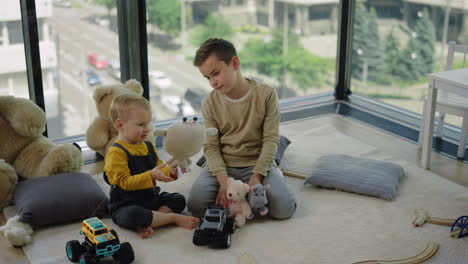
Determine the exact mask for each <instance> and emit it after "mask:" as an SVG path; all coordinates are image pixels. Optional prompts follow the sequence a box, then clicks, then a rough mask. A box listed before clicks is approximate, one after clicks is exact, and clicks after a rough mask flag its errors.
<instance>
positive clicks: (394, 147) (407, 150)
mask: <svg viewBox="0 0 468 264" xmlns="http://www.w3.org/2000/svg"><path fill="white" fill-rule="evenodd" d="M317 118H323V119H324V121H325V122H329V124H330V125H332V126H334V127H335V128H336V129H338V130H339V131H340V132H342V133H345V134H347V135H349V136H351V137H353V138H355V139H358V140H361V141H365V142H366V143H368V144H370V145H373V146H375V147H378V148H385V149H387V150H388V152H389V153H390V154H393V155H399V156H400V158H401V159H404V160H407V161H408V162H414V163H416V164H419V162H420V158H421V157H420V156H421V153H420V150H418V148H417V145H416V144H415V143H413V142H409V141H407V140H403V139H401V138H399V137H396V136H394V135H390V134H388V133H386V132H384V131H382V130H379V129H376V128H373V127H370V126H368V125H366V124H364V123H360V122H358V121H355V120H351V119H349V118H345V117H342V116H338V115H333V116H327V117H317ZM102 167H103V164H102V162H98V163H93V164H89V165H86V166H85V167H84V168H83V170H82V171H83V172H86V173H89V174H96V173H99V172H100V171H102ZM431 170H432V172H434V173H436V174H438V175H440V176H442V177H444V178H447V179H449V180H452V181H454V182H457V183H459V184H461V185H464V186H466V187H468V164H466V163H463V162H459V161H457V160H455V159H452V158H449V157H447V156H444V155H440V154H438V153H433V155H432V169H431ZM4 223H5V218H4V216H3V214H0V225H3V224H4ZM0 252H1V254H0V263H9V264H26V263H30V262H29V261H28V259H27V258H26V256H25V255H24V253H23V251H22V250H21V249H17V248H13V247H11V245H10V244H9V243H8V242H7V241H6V240H5V239H4V238H3V237H0Z"/></svg>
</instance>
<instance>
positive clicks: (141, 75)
mask: <svg viewBox="0 0 468 264" xmlns="http://www.w3.org/2000/svg"><path fill="white" fill-rule="evenodd" d="M117 8H118V20H119V46H120V56H121V58H120V61H121V71H122V72H121V81H122V82H125V81H127V80H129V79H136V80H138V81H139V82H140V83H141V85H142V86H143V90H144V91H143V96H144V97H145V98H147V99H149V79H148V48H147V36H146V2H145V1H134V0H119V1H117Z"/></svg>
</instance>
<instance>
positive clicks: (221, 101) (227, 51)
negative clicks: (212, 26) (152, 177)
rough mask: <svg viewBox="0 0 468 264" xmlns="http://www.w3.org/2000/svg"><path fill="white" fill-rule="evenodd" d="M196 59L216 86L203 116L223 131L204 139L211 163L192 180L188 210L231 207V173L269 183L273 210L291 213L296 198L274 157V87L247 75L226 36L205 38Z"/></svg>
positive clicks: (276, 136) (275, 214)
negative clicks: (193, 181)
mask: <svg viewBox="0 0 468 264" xmlns="http://www.w3.org/2000/svg"><path fill="white" fill-rule="evenodd" d="M194 65H195V66H197V67H198V69H199V70H200V72H201V74H202V75H203V76H204V77H205V78H206V79H207V80H208V81H209V82H210V85H211V87H213V89H214V90H213V91H211V93H210V94H208V95H207V97H206V98H205V100H204V101H203V106H202V113H203V122H204V124H205V127H215V128H217V129H218V131H219V134H218V136H217V137H210V138H208V139H207V141H206V143H205V145H204V153H205V156H206V159H207V161H208V168H205V169H204V170H203V171H202V172H201V174H200V176H199V177H198V178H197V180H196V181H195V183H194V185H193V186H192V190H191V192H190V195H189V199H188V202H187V208H188V210H189V211H190V212H191V213H192V215H195V216H201V215H203V213H204V211H205V210H206V208H207V206H208V205H209V204H212V203H216V204H221V205H222V206H224V207H227V206H228V199H227V196H226V189H227V187H226V184H227V179H228V176H229V177H232V178H234V179H239V180H242V181H243V182H247V183H248V184H249V185H250V186H253V185H255V184H257V183H263V184H270V186H271V188H270V191H269V192H268V193H267V197H268V201H269V203H268V207H269V214H270V216H272V217H274V218H277V219H287V218H290V217H291V216H292V215H293V214H294V212H295V210H296V200H295V198H294V194H293V193H292V192H291V190H290V189H289V187H288V185H287V183H286V181H285V179H284V176H283V174H282V172H281V171H280V170H279V169H278V167H277V166H276V164H275V163H274V156H275V154H276V149H277V145H278V141H279V121H280V114H279V109H278V99H277V96H276V92H275V90H274V89H273V88H271V87H269V86H267V85H265V84H259V83H257V82H255V81H254V80H250V79H246V78H243V77H242V74H241V72H240V60H239V57H237V53H236V49H235V48H234V46H233V45H232V44H231V43H230V42H229V41H226V40H223V39H216V38H213V39H208V40H206V41H205V42H204V43H203V44H202V45H201V46H200V48H199V49H198V50H197V52H196V55H195V59H194Z"/></svg>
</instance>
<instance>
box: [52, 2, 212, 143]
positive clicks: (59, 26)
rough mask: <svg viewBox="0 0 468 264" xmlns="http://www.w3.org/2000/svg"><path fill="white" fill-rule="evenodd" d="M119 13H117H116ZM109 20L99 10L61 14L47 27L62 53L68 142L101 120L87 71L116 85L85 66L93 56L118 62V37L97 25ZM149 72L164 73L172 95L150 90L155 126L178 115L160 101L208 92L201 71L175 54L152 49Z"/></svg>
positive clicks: (61, 81) (61, 85)
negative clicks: (102, 19)
mask: <svg viewBox="0 0 468 264" xmlns="http://www.w3.org/2000/svg"><path fill="white" fill-rule="evenodd" d="M114 13H115V10H114ZM100 17H107V11H106V10H105V9H104V8H101V7H99V6H86V5H83V7H82V8H57V7H54V10H53V14H52V16H51V17H49V19H48V21H49V23H50V25H51V33H52V38H53V39H54V40H55V41H56V43H57V44H58V45H57V50H58V54H59V56H58V64H59V65H58V72H57V77H58V78H59V82H58V85H59V90H60V93H61V100H62V106H63V109H65V113H64V118H65V122H64V123H65V128H64V130H65V131H64V134H65V135H66V136H75V135H80V134H84V131H86V129H87V127H88V126H89V124H90V123H91V121H92V120H93V119H94V117H96V116H97V113H96V109H95V102H94V99H93V97H92V96H93V91H94V89H95V87H90V86H89V85H88V84H87V81H86V76H85V74H84V71H85V70H86V69H93V70H94V71H95V72H96V73H97V74H98V75H99V77H100V79H101V82H102V85H111V84H115V83H118V82H119V80H117V79H115V78H113V77H112V76H111V75H110V73H109V72H108V71H107V70H105V69H104V70H97V69H95V68H93V67H92V66H91V65H90V64H88V62H87V55H88V53H90V52H97V53H98V54H99V55H102V56H104V57H105V58H107V59H108V60H109V61H111V60H117V61H119V48H118V45H119V44H118V35H117V33H116V32H114V31H112V30H111V29H109V27H108V26H106V25H99V24H98V23H97V22H96V21H97V20H96V18H100ZM148 54H149V55H148V57H149V58H148V60H149V70H150V71H154V70H157V71H162V72H164V73H165V74H166V75H167V76H168V77H169V78H170V79H171V80H172V86H171V88H170V89H165V90H160V92H161V93H160V94H159V95H160V96H159V97H156V96H153V95H154V94H155V93H157V90H156V89H155V88H154V84H150V87H152V88H151V89H150V96H151V98H154V99H152V100H151V103H152V105H153V114H154V115H155V117H156V120H164V119H169V118H174V117H175V116H176V113H174V112H173V111H171V110H170V108H169V107H165V106H164V104H162V103H161V102H160V101H158V100H156V98H163V99H162V100H163V101H164V102H166V100H164V98H165V96H168V95H171V96H182V97H183V94H184V92H185V91H186V89H187V88H190V87H198V88H199V89H204V90H205V91H206V92H209V89H210V88H209V85H208V82H207V81H206V80H205V79H204V78H203V77H202V76H201V74H200V73H199V71H198V69H197V68H196V67H194V66H192V65H191V63H190V62H188V61H186V60H185V59H184V58H183V57H181V56H180V55H177V54H168V53H164V52H162V51H160V50H158V49H157V48H155V47H153V45H149V46H148Z"/></svg>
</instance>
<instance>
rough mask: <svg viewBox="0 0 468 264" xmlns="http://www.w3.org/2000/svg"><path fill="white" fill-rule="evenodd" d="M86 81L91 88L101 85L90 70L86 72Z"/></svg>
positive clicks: (99, 80)
mask: <svg viewBox="0 0 468 264" xmlns="http://www.w3.org/2000/svg"><path fill="white" fill-rule="evenodd" d="M86 80H87V81H88V84H89V85H91V86H93V85H98V84H101V78H99V75H97V74H96V73H95V72H94V71H93V70H91V69H87V70H86Z"/></svg>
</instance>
